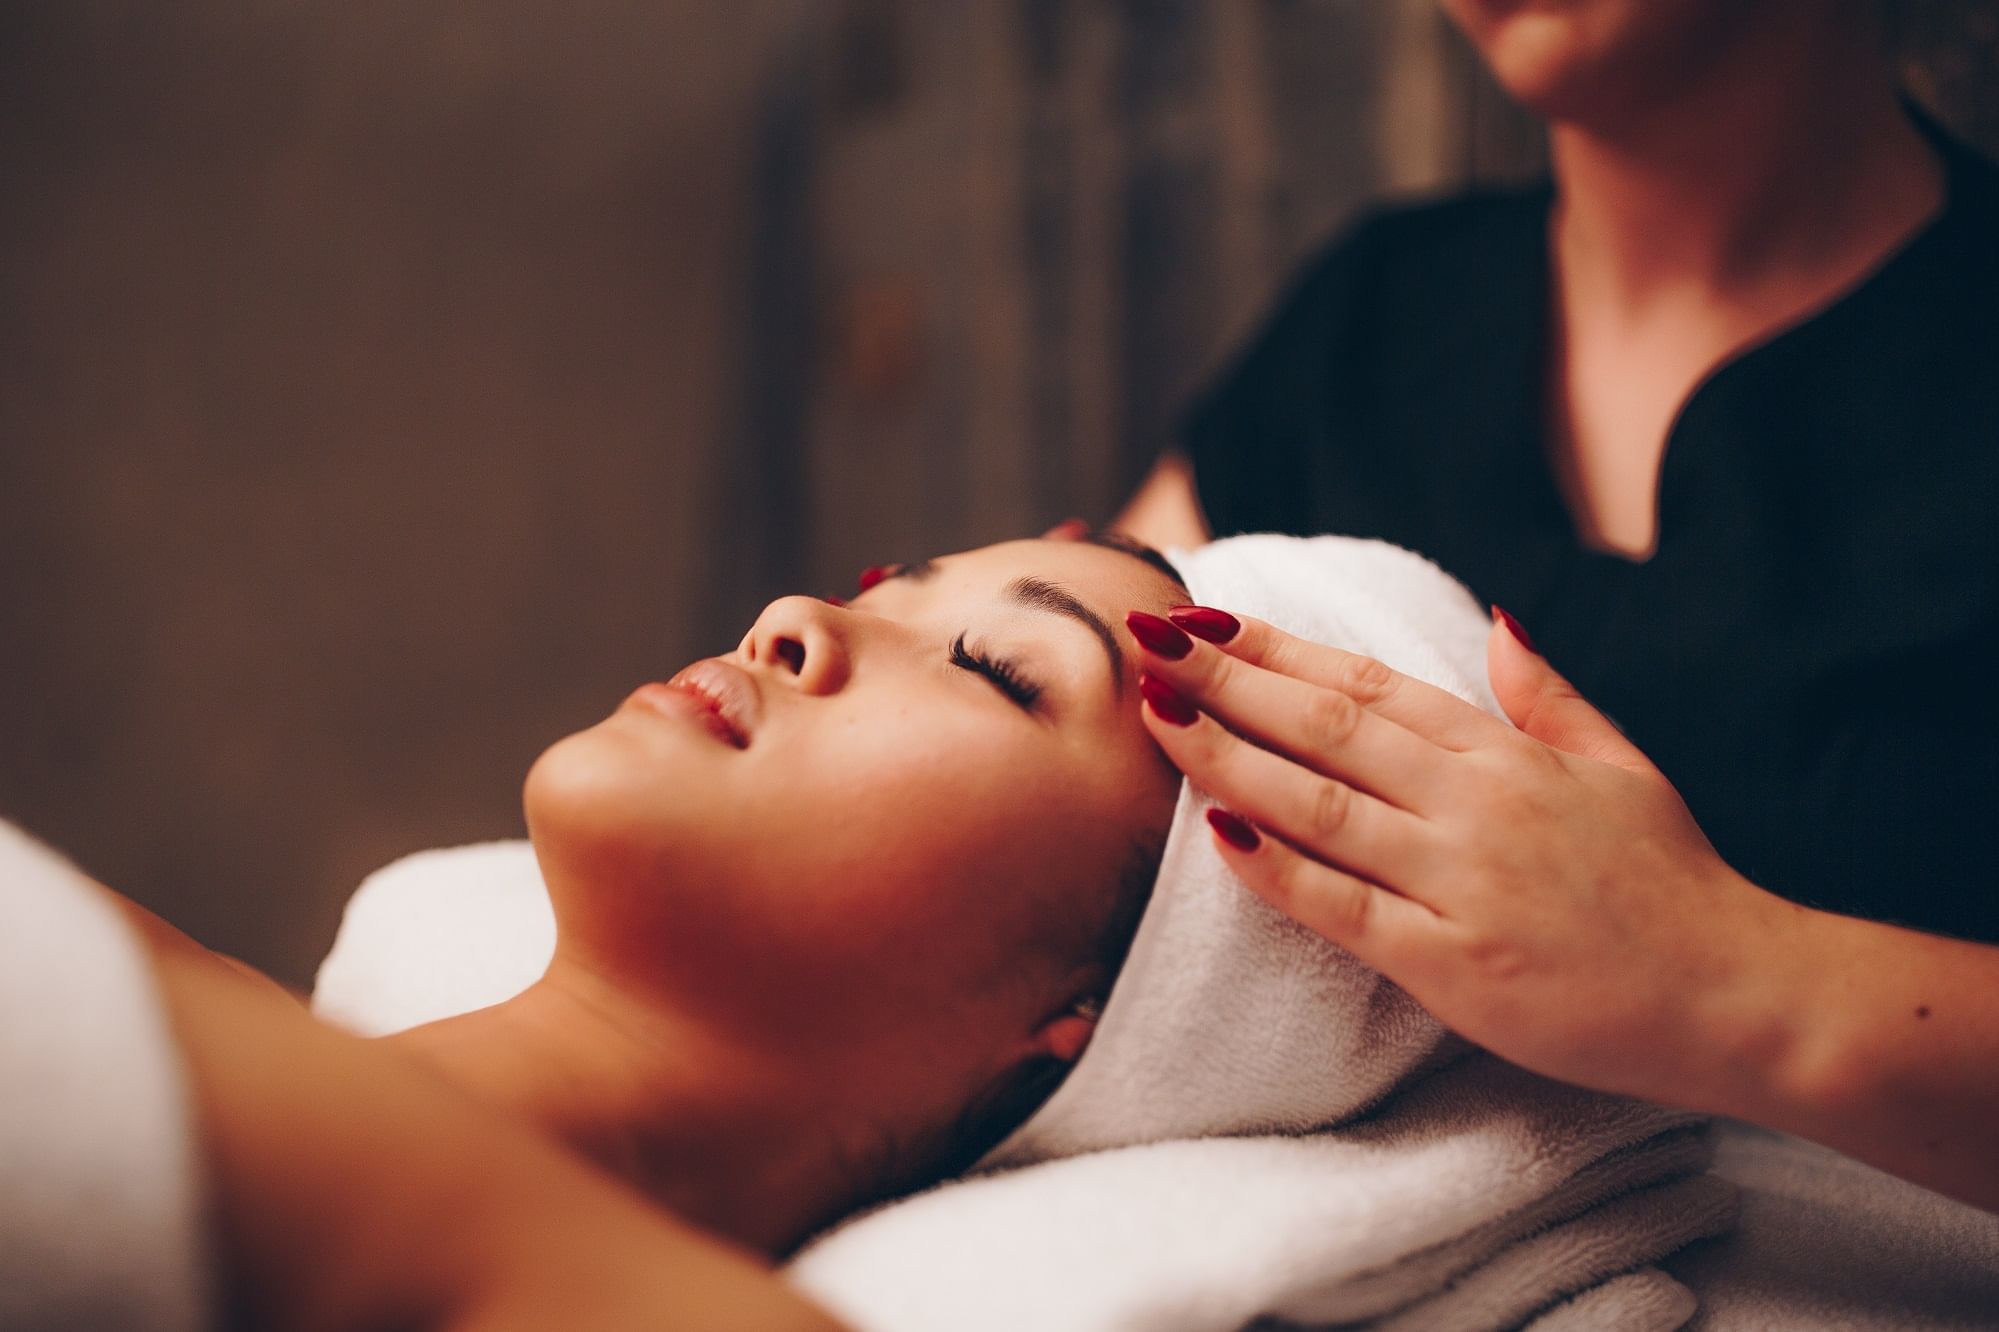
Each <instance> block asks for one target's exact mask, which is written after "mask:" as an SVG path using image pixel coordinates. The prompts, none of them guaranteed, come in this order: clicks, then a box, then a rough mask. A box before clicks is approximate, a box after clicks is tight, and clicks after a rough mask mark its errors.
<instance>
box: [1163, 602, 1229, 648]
mask: <svg viewBox="0 0 1999 1332" xmlns="http://www.w3.org/2000/svg"><path fill="white" fill-rule="evenodd" d="M1166 618H1167V619H1169V620H1171V621H1173V623H1175V624H1177V625H1179V626H1180V627H1181V628H1182V629H1185V630H1186V631H1187V632H1188V633H1190V634H1192V635H1193V636H1194V637H1196V638H1205V639H1207V640H1208V641H1209V642H1210V643H1226V642H1228V641H1229V640H1230V639H1231V638H1234V637H1235V636H1236V635H1237V634H1239V633H1241V632H1242V621H1241V620H1238V619H1237V618H1236V617H1235V616H1233V615H1231V614H1229V613H1228V612H1227V611H1225V610H1216V609H1215V608H1214V607H1213V606H1175V607H1174V608H1173V609H1172V610H1170V611H1167V612H1166Z"/></svg>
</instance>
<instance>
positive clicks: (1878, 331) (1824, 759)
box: [1183, 135, 1999, 941]
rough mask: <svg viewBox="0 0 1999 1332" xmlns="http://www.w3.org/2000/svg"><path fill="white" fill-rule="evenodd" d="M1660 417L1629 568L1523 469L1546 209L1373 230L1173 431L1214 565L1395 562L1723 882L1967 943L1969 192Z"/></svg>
mask: <svg viewBox="0 0 1999 1332" xmlns="http://www.w3.org/2000/svg"><path fill="white" fill-rule="evenodd" d="M1938 142H1939V145H1940V148H1941V151H1942V152H1943V153H1944V156H1945V160H1946V165H1947V189H1948V195H1947V200H1946V204H1945V207H1944V209H1943V211H1942V212H1941V213H1940V214H1939V215H1938V216H1937V217H1936V218H1935V219H1934V220H1933V221H1932V222H1930V223H1929V224H1928V225H1927V226H1926V227H1925V228H1924V229H1923V230H1922V231H1920V232H1919V233H1918V234H1916V235H1915V236H1914V237H1913V238H1912V239H1910V240H1909V241H1908V242H1907V243H1906V244H1905V245H1904V246H1903V247H1902V248H1901V249H1899V250H1898V251H1896V252H1895V253H1894V254H1893V255H1892V256H1891V257H1890V258H1889V259H1887V260H1886V261H1885V262H1884V263H1883V264H1882V265H1881V266H1880V267H1879V268H1877V269H1876V270H1875V271H1874V272H1873V273H1872V274H1871V275H1870V276H1868V277H1867V278H1866V279H1864V280H1863V281H1862V282H1860V283H1859V284H1858V285H1857V286H1856V287H1854V288H1852V289H1851V290H1849V291H1848V292H1846V293H1845V294H1844V295H1842V296H1840V297H1839V298H1837V299H1836V300H1834V301H1833V302H1832V303H1831V304H1830V305H1828V306H1826V307H1825V308H1823V309H1821V310H1819V311H1818V312H1817V313H1815V314H1812V315H1811V316H1809V317H1808V318H1805V319H1803V320H1802V321H1800V322H1798V323H1796V324H1793V325H1791V326H1789V327H1787V328H1785V329H1784V330H1782V331H1780V332H1778V333H1776V334H1775V335H1773V336H1771V337H1769V338H1768V339H1766V340H1765V341H1763V342H1761V343H1759V344H1757V345H1756V346H1754V347H1752V348H1750V349H1748V350H1746V351H1744V352H1742V353H1740V354H1739V355H1736V356H1734V357H1732V358H1730V359H1729V360H1728V361H1727V362H1726V363H1724V364H1723V365H1721V366H1720V367H1719V368H1717V369H1716V370H1714V371H1713V372H1712V373H1711V374H1709V375H1708V376H1707V377H1706V378H1705V379H1704V380H1702V381H1701V382H1700V384H1699V385H1698V386H1697V387H1696V388H1695V389H1694V390H1693V392H1692V394H1691V396H1690V397H1689V398H1688V399H1687V401H1686V402H1685V403H1684V404H1683V405H1682V407H1681V410H1680V413H1679V415H1678V417H1677V418H1676V419H1675V420H1674V422H1673V425H1672V429H1671V433H1670V435H1669V436H1668V443H1667V449H1666V454H1665V460H1664V462H1663V464H1662V466H1661V470H1660V476H1659V496H1658V503H1659V538H1658V548H1657V551H1656V553H1655V554H1654V555H1653V556H1652V557H1651V558H1650V559H1649V560H1646V561H1644V562H1642V563H1640V562H1632V561H1629V560H1626V559H1624V558H1621V557H1619V556H1615V555H1608V554H1603V553H1600V552H1596V551H1593V550H1591V549H1589V548H1587V547H1585V546H1583V545H1582V544H1581V543H1580V541H1579V539H1578V537H1577V535H1576V531H1575V527H1574V523H1573V521H1572V518H1571V516H1570V513H1569V511H1568V509H1567V507H1566V505H1565V504H1564V502H1563V500H1562V497H1561V493H1560V491H1559V490H1558V489H1557V484H1556V481H1555V479H1554V475H1553V472H1552V470H1551V467H1550V464H1549V461H1548V455H1547V451H1546V449H1545V447H1544V443H1543V437H1542V422H1543V397H1542V385H1543V382H1544V379H1543V368H1544V363H1545V358H1546V354H1547V353H1546V338H1547V315H1548V295H1549V273H1548V252H1547V244H1546V237H1547V222H1548V210H1549V205H1550V202H1551V200H1552V198H1553V195H1552V191H1551V190H1550V189H1549V188H1547V187H1545V186H1544V187H1541V188H1537V189H1532V190H1525V191H1519V192H1512V193H1495V194H1488V195H1481V196H1476V197H1470V198H1464V199H1459V200H1455V201H1452V202H1448V203H1442V204H1432V205H1428V206H1422V207H1416V208H1405V209H1400V210H1395V211H1387V212H1382V213H1378V214H1375V215H1373V216H1371V217H1370V218H1368V219H1366V220H1363V221H1362V222H1361V223H1359V224H1358V225H1357V226H1355V227H1354V228H1353V229H1352V230H1351V231H1350V232H1349V233H1348V234H1347V235H1346V236H1345V237H1344V238H1343V239H1342V240H1340V241H1339V242H1338V243H1337V244H1335V245H1333V246H1332V247H1331V248H1330V249H1328V250H1326V251H1325V252H1323V253H1322V254H1321V255H1320V256H1319V257H1318V258H1317V259H1316V260H1315V261H1314V262H1312V263H1311V264H1310V265H1308V266H1307V268H1306V269H1305V270H1304V272H1303V274H1302V276H1301V277H1300V278H1299V279H1298V281H1297V282H1296V284H1295V286H1294V287H1293V288H1292V290H1291V291H1290V293H1289V295H1288V296H1287V297H1286V298H1285V299H1284V300H1283V301H1282V303H1281V304H1280V305H1279V307H1278V308H1277V310H1276V312H1275V313H1274V315H1273V316H1272V317H1271V318H1270V320H1269V322H1268V323H1267V324H1266V325H1265V326H1264V327H1263V329H1262V331H1261V332H1260V333H1259V334H1258V335H1257V336H1256V337H1255V338H1254V339H1253V340H1252V341H1251V343H1250V344H1249V345H1248V347H1247V348H1246V350H1245V351H1244V352H1243V354H1242V355H1241V356H1240V357H1239V358H1238V359H1237V360H1236V361H1235V363H1234V364H1233V365H1232V366H1230V367H1229V368H1228V369H1227V370H1225V371H1224V373H1223V374H1222V375H1221V377H1220V378H1219V380H1218V381H1217V383H1216V384H1215V385H1214V386H1212V387H1211V388H1210V389H1209V390H1208V391H1207V392H1206V393H1204V394H1203V395H1202V396H1201V397H1199V398H1198V399H1197V400H1196V401H1195V403H1194V405H1193V407H1192V409H1191V410H1190V412H1189V413H1188V416H1187V418H1186V421H1185V426H1184V439H1183V442H1184V445H1185V447H1186V449H1187V452H1188V454H1189V456H1190V457H1191V459H1192V461H1193V464H1194V469H1195V479H1196V487H1197V490H1198V492H1199V495H1200V500H1201V504H1202V507H1203V508H1204V509H1205V510H1206V513H1207V516H1208V520H1209V522H1210V524H1211V525H1212V526H1213V528H1214V531H1215V535H1217V536H1226V535H1229V534H1231V533H1236V532H1250V531H1280V532H1295V533H1318V532H1339V533H1346V534H1351V535H1356V536H1370V537H1381V538H1385V539H1387V540H1389V541H1393V542H1396V543H1398V544H1400V545H1403V546H1407V547H1410V548H1411V549H1414V550H1417V551H1420V552H1421V553H1423V554H1425V555H1428V556H1429V557H1430V558H1432V559H1434V560H1436V561H1437V562H1438V563H1439V564H1441V565H1442V566H1443V567H1444V568H1445V569H1446V570H1448V571H1450V572H1451V573H1454V574H1456V575H1457V576H1458V577H1459V578H1460V579H1462V580H1463V581H1464V582H1465V583H1466V584H1467V585H1469V586H1470V588H1471V589H1472V591H1473V592H1474V593H1475V594H1477V595H1478V596H1480V597H1482V598H1484V599H1485V600H1487V601H1496V602H1498V603H1499V604H1500V605H1502V606H1505V607H1506V608H1507V609H1508V610H1510V611H1512V612H1514V613H1515V614H1516V615H1518V616H1519V617H1520V618H1521V620H1522V621H1524V622H1525V623H1526V625H1527V626H1528V628H1529V629H1530V630H1531V631H1532V633H1533V634H1534V637H1535V640H1536V643H1537V644H1538V646H1539V647H1540V648H1541V649H1542V651H1544V652H1545V653H1546V654H1547V655H1548V657H1549V659H1550V661H1551V662H1552V663H1553V664H1554V665H1555V667H1556V668H1557V669H1558V670H1560V671H1562V672H1563V673H1564V674H1566V675H1567V676H1568V677H1569V678H1570V679H1571V680H1573V681H1574V682H1575V684H1576V685H1577V687H1578V688H1580V689H1581V690H1582V691H1583V694H1584V696H1585V697H1587V698H1589V699H1590V700H1591V701H1592V702H1593V703H1595V704H1596V705H1597V706H1598V707H1600V708H1602V709H1603V711H1604V712H1605V713H1607V714H1608V715H1610V716H1611V717H1612V718H1613V719H1614V720H1615V721H1616V722H1617V723H1618V724H1619V725H1620V726H1621V727H1622V728H1623V729H1624V730H1625V732H1626V733H1627V734H1628V735H1629V736H1630V738H1631V739H1632V740H1633V742H1635V743H1636V744H1637V745H1638V746H1639V747H1640V748H1641V749H1643V750H1644V751H1645V753H1646V754H1647V755H1648V756H1650V757H1651V759H1652V760H1653V761H1654V762H1656V763H1657V764H1658V765H1659V766H1660V767H1661V768H1662V769H1663V770H1664V771H1665V773H1666V775H1667V776H1668V777H1670V778H1671V779H1672V781H1673V782H1674V783H1675V785H1676V786H1678V788H1679V790H1680V792H1681V793H1682V794H1683V795H1684V796H1685V797H1686V799H1687V802H1688V803H1689V805H1691V806H1692V809H1693V812H1694V815H1695V816H1696V818H1697V819H1698V820H1699V822H1700V825H1701V827H1702V829H1703V830H1705V831H1706V833H1707V834H1708V836H1709V837H1710V838H1711V839H1712V840H1713V842H1714V844H1715V846H1716V848H1717V849H1718V850H1719V851H1720V852H1721V854H1722V855H1723V857H1724V858H1726V859H1727V860H1728V861H1729V863H1730V864H1732V865H1733V866H1734V867H1735V868H1736V869H1738V870H1739V871H1741V872H1742V873H1743V874H1745V875H1747V876H1748V877H1749V878H1750V879H1751V880H1753V881H1754V882H1756V883H1758V884H1761V885H1762V886H1764V887H1766V888H1769V889H1771V890H1772V891H1775V892H1779V893H1783V894H1785V895H1786V896H1789V897H1791V898H1794V899H1795V900H1798V901H1801V902H1807V903H1811V904H1813V905H1817V906H1822V907H1825V908H1828V909H1831V910H1835V911H1839V912H1843V913H1847V914H1851V915H1860V916H1868V917H1872V918H1875V919H1879V920H1890V921H1898V922H1901V923H1904V924H1908V925H1914V926H1918V927H1920V928H1924V929H1929V930H1933V931H1936V932H1939V933H1948V934H1957V935H1961V936H1964V937H1968V938H1976V939H1984V940H1993V941H1999V168H1995V167H1994V166H1993V165H1991V164H1990V163H1987V162H1985V161H1983V160H1982V159H1980V158H1978V157H1976V156H1974V155H1973V154H1972V153H1971V152H1970V151H1969V150H1967V149H1965V148H1963V147H1962V146H1960V145H1957V144H1955V143H1953V142H1950V141H1948V140H1946V139H1943V138H1942V137H1941V136H1940V135H1939V136H1938Z"/></svg>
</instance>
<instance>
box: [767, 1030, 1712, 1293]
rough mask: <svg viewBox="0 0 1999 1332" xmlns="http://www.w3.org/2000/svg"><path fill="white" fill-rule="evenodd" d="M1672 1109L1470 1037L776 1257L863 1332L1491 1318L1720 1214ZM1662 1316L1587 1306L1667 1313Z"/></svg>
mask: <svg viewBox="0 0 1999 1332" xmlns="http://www.w3.org/2000/svg"><path fill="white" fill-rule="evenodd" d="M1707 1155H1708V1147H1707V1142H1706V1139H1705V1135H1704V1134H1703V1133H1702V1132H1701V1131H1700V1130H1699V1128H1698V1125H1697V1123H1696V1122H1695V1120H1694V1117H1692V1116H1687V1115H1681V1114H1677V1113H1674V1112H1669V1111H1665V1110H1660V1109H1657V1108H1655V1107H1650V1106H1644V1105H1640V1104H1637V1103H1635V1102H1630V1101H1619V1100H1616V1099H1614V1098H1609V1097H1600V1096H1596V1095H1594V1094H1592V1093H1588V1092H1583V1091H1580V1090H1578V1089H1575V1088H1568V1087H1559V1086H1556V1085H1554V1084H1548V1083H1545V1082H1544V1081H1543V1080H1541V1079H1538V1078H1535V1077H1534V1076H1533V1075H1531V1074H1528V1073H1525V1072H1523V1071H1522V1070H1520V1069H1517V1068H1514V1067H1512V1066H1510V1065H1507V1064H1504V1063H1501V1062H1500V1061H1498V1060H1495V1059H1493V1058H1491V1057H1490V1056H1488V1055H1483V1054H1480V1055H1475V1056H1473V1057H1471V1058H1469V1059H1467V1060H1465V1061H1464V1062H1463V1063H1462V1064H1460V1065H1455V1066H1453V1067H1452V1068H1451V1069H1449V1070H1447V1071H1445V1072H1444V1073H1441V1074H1439V1075H1437V1076H1434V1077H1432V1078H1429V1079H1426V1080H1425V1081H1424V1082H1422V1083H1420V1084H1418V1085H1417V1086H1416V1087H1413V1088H1411V1089H1409V1090H1408V1091H1407V1092H1406V1093H1404V1094H1402V1095H1399V1096H1397V1097H1396V1098H1395V1100H1394V1101H1392V1102H1391V1103H1390V1104H1389V1105H1388V1106H1386V1107H1384V1109H1383V1112H1382V1113H1381V1114H1380V1115H1378V1116H1375V1117H1373V1118H1371V1119H1369V1120H1368V1121H1365V1122H1363V1123H1360V1124H1356V1125H1353V1126H1351V1127H1350V1128H1348V1129H1346V1130H1343V1131H1340V1132H1335V1133H1319V1134H1309V1135H1305V1136H1300V1137H1283V1136H1276V1135H1263V1136H1257V1137H1242V1138H1208V1139H1199V1140H1180V1141H1169V1142H1159V1143H1150V1144H1145V1145H1140V1146H1135V1147H1127V1148H1122V1149H1118V1150H1112V1151H1103V1152H1094V1153H1090V1154H1088V1155H1084V1156H1077V1157H1070V1158H1067V1159H1064V1160H1056V1161H1048V1162H1044V1163H1041V1164H1038V1165H1034V1166H1029V1167H1025V1168H1021V1169H1014V1170H1006V1171H1000V1172H996V1173H992V1174H986V1175H980V1176H974V1177H972V1178H969V1179H965V1180H960V1181H956V1182H953V1183H949V1184H945V1185H942V1186H940V1187H938V1188H935V1189H932V1190H930V1191H929V1192H926V1193H922V1194H918V1195H915V1196H914V1197H911V1198H907V1199H904V1200H902V1201H900V1202H896V1203H891V1204H889V1205H887V1206H886V1207H883V1208H880V1209H878V1210H876V1211H874V1212H872V1213H869V1214H867V1215H865V1216H863V1217H860V1218H858V1219H856V1220H853V1221H850V1222H848V1223H847V1224H846V1225H844V1226H841V1227H838V1228H836V1229H835V1230H833V1231H832V1232H830V1233H829V1234H827V1235H826V1236H824V1237H822V1238H820V1239H819V1240H817V1241H815V1242H814V1243H813V1244H811V1245H810V1246H808V1247H807V1248H806V1249H805V1250H803V1251H802V1252H801V1253H800V1254H798V1255H797V1257H796V1258H795V1259H794V1260H793V1262H792V1264H791V1266H790V1268H789V1269H788V1275H789V1276H790V1277H791V1279H792V1280H793V1281H794V1282H795V1283H796V1284H797V1285H798V1286H799V1287H800V1288H802V1289H803V1290H805V1291H806V1292H807V1293H808V1294H810V1295H811V1296H813V1298H815V1299H816V1300H818V1301H820V1302H821V1303H823V1304H824V1305H826V1306H827V1307H828V1308H830V1309H831V1310H832V1311H833V1312H834V1313H835V1314H837V1315H840V1316H842V1317H843V1318H845V1319H846V1320H847V1321H848V1322H849V1323H851V1324H852V1325H853V1326H855V1327H857V1328H861V1329H866V1332H917V1330H918V1329H931V1328H938V1327H949V1328H952V1329H954V1332H983V1330H984V1329H993V1330H994V1332H998V1329H1011V1328H1022V1327H1033V1328H1037V1329H1045V1330H1046V1332H1125V1330H1127V1329H1128V1330H1129V1332H1140V1330H1141V1329H1143V1330H1144V1332H1197V1330H1198V1332H1223V1330H1224V1329H1226V1330H1228V1332H1234V1329H1238V1328H1242V1327H1244V1326H1247V1325H1249V1324H1251V1323H1252V1322H1256V1321H1257V1320H1258V1319H1259V1318H1268V1319H1279V1320H1282V1321H1283V1322H1284V1323H1285V1324H1287V1325H1290V1324H1296V1325H1304V1326H1313V1327H1317V1326H1325V1325H1345V1324H1351V1323H1368V1324H1370V1325H1374V1324H1377V1323H1378V1324H1379V1325H1380V1326H1384V1327H1396V1328H1404V1329H1426V1330H1427V1329H1442V1330H1445V1332H1448V1330H1449V1329H1477V1328H1500V1327H1513V1326H1518V1325H1519V1324H1521V1323H1523V1322H1525V1321H1527V1320H1528V1319H1529V1318H1530V1317H1531V1316H1532V1315H1533V1314H1534V1313H1535V1311H1536V1310H1538V1309H1540V1308H1542V1307H1543V1306H1545V1305H1548V1304H1550V1303H1551V1302H1553V1301H1556V1300H1558V1299H1560V1298H1561V1297H1563V1296H1564V1295H1567V1294H1570V1293H1571V1292H1575V1291H1578V1290H1586V1289H1589V1288H1591V1287H1593V1286H1594V1285H1596V1284H1597V1283H1600V1282H1602V1281H1604V1280H1605V1279H1606V1278H1611V1277H1615V1276H1618V1275H1620V1274H1623V1273H1626V1272H1629V1271H1632V1270H1634V1269H1636V1268H1638V1267H1640V1266H1643V1265H1644V1264H1647V1263H1650V1262H1653V1261H1654V1260H1656V1259H1658V1258H1660V1257H1662V1256H1664V1255H1665V1254H1668V1253H1671V1252H1672V1251H1674V1250H1675V1249H1678V1248H1679V1247H1681V1246H1682V1245H1684V1244H1686V1243H1687V1242H1688V1241H1690V1240H1693V1239H1697V1238H1701V1237H1703V1236H1706V1235H1711V1234H1715V1233H1717V1232H1718V1231H1720V1230H1722V1229H1725V1227H1726V1225H1727V1223H1728V1221H1729V1218H1730V1215H1731V1209H1732V1206H1733V1203H1732V1198H1731V1196H1730V1194H1729V1192H1728V1190H1727V1189H1726V1186H1723V1185H1719V1184H1717V1183H1715V1182H1714V1181H1712V1180H1711V1179H1709V1178H1707V1177H1705V1176H1703V1175H1701V1174H1699V1173H1698V1172H1699V1171H1700V1170H1701V1169H1702V1167H1703V1165H1704V1163H1705V1161H1706V1159H1707ZM1691 1303H1692V1300H1691V1297H1682V1298H1681V1299H1680V1300H1679V1301H1678V1302H1677V1303H1675V1305H1674V1306H1673V1307H1675V1308H1676V1309H1679V1310H1680V1311H1681V1312H1680V1314H1679V1316H1678V1320H1676V1321H1671V1322H1655V1323H1647V1322H1644V1321H1639V1320H1634V1321H1632V1322H1630V1323H1628V1324H1627V1323H1616V1324H1606V1326H1618V1327H1625V1326H1631V1327H1639V1328H1645V1327H1654V1326H1656V1327H1659V1328H1662V1329H1664V1328H1671V1327H1676V1326H1678V1325H1679V1321H1683V1320H1684V1316H1685V1315H1684V1311H1685V1309H1686V1308H1687V1307H1689V1306H1690V1305H1691Z"/></svg>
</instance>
